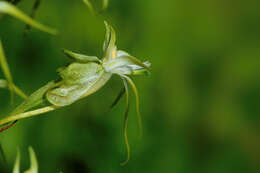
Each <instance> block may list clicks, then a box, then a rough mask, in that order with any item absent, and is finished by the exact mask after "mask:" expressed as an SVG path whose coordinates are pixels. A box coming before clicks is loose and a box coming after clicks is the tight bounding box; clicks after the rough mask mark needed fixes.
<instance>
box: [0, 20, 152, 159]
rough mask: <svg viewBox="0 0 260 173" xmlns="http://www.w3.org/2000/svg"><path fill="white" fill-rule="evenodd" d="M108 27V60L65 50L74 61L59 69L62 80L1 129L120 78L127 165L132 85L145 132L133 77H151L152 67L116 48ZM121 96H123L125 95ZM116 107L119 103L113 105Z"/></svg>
mask: <svg viewBox="0 0 260 173" xmlns="http://www.w3.org/2000/svg"><path fill="white" fill-rule="evenodd" d="M105 26H106V35H105V41H104V44H103V51H104V57H103V58H102V59H99V58H98V57H95V56H87V55H82V54H78V53H74V52H72V51H69V50H64V53H65V54H66V55H67V56H68V57H70V58H72V59H73V60H74V61H73V62H72V63H71V64H69V65H68V66H67V67H62V68H59V69H58V73H59V76H60V80H58V81H52V82H49V83H48V84H47V85H45V86H43V87H42V88H40V89H39V90H37V91H36V92H34V93H33V94H32V95H30V96H29V97H28V98H27V99H26V100H25V101H24V102H23V103H22V104H21V105H19V106H18V107H17V108H16V109H15V110H14V111H13V112H12V113H11V114H10V115H9V116H8V117H6V118H4V119H2V120H0V125H2V124H5V123H10V122H12V121H16V120H19V119H22V118H27V117H31V116H35V115H39V114H42V113H46V112H50V111H53V110H55V109H58V108H61V107H64V106H68V105H71V104H72V103H74V102H76V101H78V100H80V99H83V98H84V97H87V96H89V95H90V94H93V93H94V92H96V91H98V90H99V89H100V88H101V87H103V86H104V85H105V84H106V83H107V82H108V81H109V79H110V78H111V76H112V75H118V76H119V77H120V78H121V79H122V80H123V84H124V88H125V89H124V91H125V92H126V100H127V102H126V112H125V118H124V131H123V132H124V140H125V144H126V148H127V153H128V154H127V159H126V161H125V162H124V163H123V164H125V163H127V161H128V160H129V158H130V147H129V144H128V139H127V119H128V95H129V94H128V84H130V86H131V87H132V89H133V91H134V93H135V96H136V111H137V116H138V121H139V128H140V131H142V130H141V129H142V125H141V116H140V111H139V96H138V91H137V88H136V86H135V84H134V82H133V81H132V79H131V78H130V77H129V76H131V75H142V74H147V73H148V72H149V68H150V65H151V64H150V63H149V62H148V61H146V62H141V61H140V60H138V59H137V58H135V57H133V56H131V55H130V54H128V53H127V52H125V51H122V50H117V47H116V45H115V42H116V35H115V31H114V29H113V27H112V26H110V25H108V24H107V23H106V22H105ZM120 96H122V94H121V93H120ZM118 100H119V99H118V98H117V101H118ZM117 101H116V102H117ZM44 102H47V103H48V104H50V105H49V106H46V107H43V108H39V109H36V110H32V111H28V110H30V109H32V108H34V107H35V106H38V105H39V104H42V103H44ZM115 104H116V103H114V104H113V105H115ZM26 111H28V112H26ZM141 133H142V132H141ZM141 133H140V134H141Z"/></svg>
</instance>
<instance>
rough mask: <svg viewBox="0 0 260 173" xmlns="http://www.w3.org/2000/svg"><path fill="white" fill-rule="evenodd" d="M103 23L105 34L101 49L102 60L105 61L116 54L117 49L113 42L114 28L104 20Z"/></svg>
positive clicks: (114, 40)
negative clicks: (102, 52) (102, 53)
mask: <svg viewBox="0 0 260 173" xmlns="http://www.w3.org/2000/svg"><path fill="white" fill-rule="evenodd" d="M104 23H105V26H106V35H105V41H104V44H103V51H104V62H106V61H108V60H110V59H113V58H115V57H116V56H117V49H116V45H115V43H116V33H115V30H114V28H113V27H112V26H111V25H109V24H108V23H107V22H106V21H105V22H104Z"/></svg>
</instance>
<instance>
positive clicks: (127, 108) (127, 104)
mask: <svg viewBox="0 0 260 173" xmlns="http://www.w3.org/2000/svg"><path fill="white" fill-rule="evenodd" d="M122 79H123V82H124V87H125V95H126V110H125V117H124V128H123V133H124V141H125V146H126V151H127V159H126V160H125V161H124V162H123V163H121V166H124V165H126V164H127V163H128V161H129V160H130V145H129V142H128V137H127V120H128V112H129V93H128V86H127V82H126V80H125V79H124V78H122Z"/></svg>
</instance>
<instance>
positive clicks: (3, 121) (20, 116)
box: [0, 105, 60, 125]
mask: <svg viewBox="0 0 260 173" xmlns="http://www.w3.org/2000/svg"><path fill="white" fill-rule="evenodd" d="M58 108H60V107H58V106H54V105H52V106H46V107H43V108H40V109H36V110H33V111H28V112H24V113H20V114H15V115H10V116H8V117H6V118H3V119H1V120H0V125H4V124H6V123H9V122H12V121H15V120H20V119H23V118H28V117H32V116H36V115H39V114H43V113H46V112H50V111H53V110H55V109H58Z"/></svg>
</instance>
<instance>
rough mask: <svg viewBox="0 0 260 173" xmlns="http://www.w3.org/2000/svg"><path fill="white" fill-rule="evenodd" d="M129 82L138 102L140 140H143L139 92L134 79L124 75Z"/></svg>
mask: <svg viewBox="0 0 260 173" xmlns="http://www.w3.org/2000/svg"><path fill="white" fill-rule="evenodd" d="M122 76H123V77H124V78H125V79H126V80H127V81H128V83H129V84H130V85H131V87H132V89H133V91H134V94H135V100H136V112H137V119H138V126H139V130H140V134H139V135H140V136H139V137H140V138H142V134H143V128H142V118H141V114H140V108H139V94H138V90H137V88H136V86H135V84H134V82H133V81H132V79H131V78H130V77H128V76H126V75H122Z"/></svg>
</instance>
